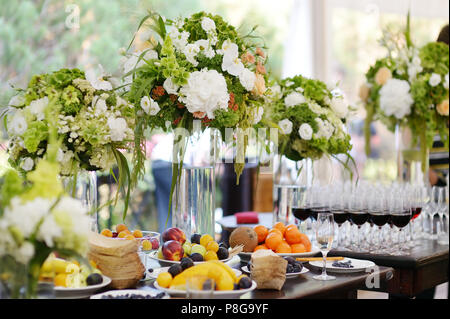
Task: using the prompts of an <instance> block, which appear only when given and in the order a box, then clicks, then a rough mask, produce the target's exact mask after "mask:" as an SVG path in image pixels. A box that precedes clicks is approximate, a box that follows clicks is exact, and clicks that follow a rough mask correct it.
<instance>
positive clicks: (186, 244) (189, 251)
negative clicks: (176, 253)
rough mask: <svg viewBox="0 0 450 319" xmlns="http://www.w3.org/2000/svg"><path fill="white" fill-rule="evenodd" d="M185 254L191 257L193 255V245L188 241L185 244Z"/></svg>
mask: <svg viewBox="0 0 450 319" xmlns="http://www.w3.org/2000/svg"><path fill="white" fill-rule="evenodd" d="M182 247H183V249H184V253H185V254H186V255H187V256H189V255H190V254H191V243H188V242H187V241H186V242H185V243H184V244H183V246H182Z"/></svg>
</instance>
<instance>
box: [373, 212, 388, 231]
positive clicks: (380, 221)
mask: <svg viewBox="0 0 450 319" xmlns="http://www.w3.org/2000/svg"><path fill="white" fill-rule="evenodd" d="M369 215H370V220H371V222H372V223H374V224H375V225H377V226H378V227H382V226H384V225H386V224H387V223H388V222H389V218H390V216H391V215H389V214H383V213H378V212H371V213H369Z"/></svg>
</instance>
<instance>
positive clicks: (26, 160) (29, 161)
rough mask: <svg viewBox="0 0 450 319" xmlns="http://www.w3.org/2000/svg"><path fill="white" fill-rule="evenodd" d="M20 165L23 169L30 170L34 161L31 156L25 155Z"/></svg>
mask: <svg viewBox="0 0 450 319" xmlns="http://www.w3.org/2000/svg"><path fill="white" fill-rule="evenodd" d="M20 167H21V168H22V169H23V170H24V171H27V172H29V171H31V170H32V169H33V167H34V161H33V159H32V158H31V157H25V158H24V159H23V161H22V164H20Z"/></svg>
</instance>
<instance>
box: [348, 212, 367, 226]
mask: <svg viewBox="0 0 450 319" xmlns="http://www.w3.org/2000/svg"><path fill="white" fill-rule="evenodd" d="M350 220H351V221H352V222H353V224H355V225H357V226H362V225H364V224H365V223H366V222H367V221H368V220H369V214H368V213H366V212H361V211H351V212H350Z"/></svg>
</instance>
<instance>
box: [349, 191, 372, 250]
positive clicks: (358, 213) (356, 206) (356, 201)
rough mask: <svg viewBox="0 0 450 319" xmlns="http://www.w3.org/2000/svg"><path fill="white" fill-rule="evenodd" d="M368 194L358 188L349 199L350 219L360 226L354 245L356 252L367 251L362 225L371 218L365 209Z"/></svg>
mask: <svg viewBox="0 0 450 319" xmlns="http://www.w3.org/2000/svg"><path fill="white" fill-rule="evenodd" d="M365 201H366V196H365V194H364V191H363V189H362V188H357V189H356V190H355V191H354V192H352V195H351V199H350V201H349V210H350V213H349V214H350V220H351V221H352V222H353V224H355V225H356V226H357V227H358V230H357V240H356V243H355V245H354V250H355V251H356V252H365V247H364V246H365V245H364V243H363V238H362V226H363V225H364V224H365V223H366V222H367V220H368V219H369V214H368V213H367V211H365V209H366V207H365Z"/></svg>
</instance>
